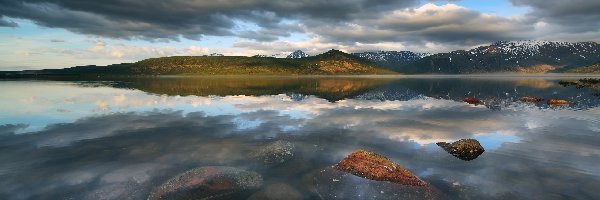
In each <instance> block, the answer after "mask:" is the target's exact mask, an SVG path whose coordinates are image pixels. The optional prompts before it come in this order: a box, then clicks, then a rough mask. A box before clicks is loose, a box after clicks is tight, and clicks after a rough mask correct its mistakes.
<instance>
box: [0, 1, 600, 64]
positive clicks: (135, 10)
mask: <svg viewBox="0 0 600 200" xmlns="http://www.w3.org/2000/svg"><path fill="white" fill-rule="evenodd" d="M598 10H600V1H598V0H570V1H565V0H449V1H448V0H446V1H445V0H329V1H321V0H277V1H272V0H210V1H209V0H172V1H162V0H109V1H81V0H9V1H8V2H3V3H2V4H0V60H1V62H0V70H23V69H40V68H63V67H71V66H78V65H107V64H114V63H122V62H135V61H138V60H142V59H145V58H152V57H162V56H175V55H206V54H210V53H221V54H224V55H244V56H252V55H256V54H263V55H287V54H289V53H290V52H292V51H294V50H302V51H305V52H306V53H308V54H310V55H315V54H319V53H322V52H324V51H327V50H329V49H340V50H342V51H345V52H364V51H377V50H396V51H414V52H429V53H439V52H448V51H453V50H459V49H470V48H472V47H476V46H480V45H485V44H489V43H492V42H495V41H499V40H551V41H568V42H583V41H595V42H600V12H598Z"/></svg>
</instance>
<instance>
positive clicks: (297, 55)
mask: <svg viewBox="0 0 600 200" xmlns="http://www.w3.org/2000/svg"><path fill="white" fill-rule="evenodd" d="M306 57H309V55H308V54H306V53H304V52H303V51H301V50H296V51H294V52H292V53H290V55H288V56H287V57H286V58H293V59H295V58H306Z"/></svg>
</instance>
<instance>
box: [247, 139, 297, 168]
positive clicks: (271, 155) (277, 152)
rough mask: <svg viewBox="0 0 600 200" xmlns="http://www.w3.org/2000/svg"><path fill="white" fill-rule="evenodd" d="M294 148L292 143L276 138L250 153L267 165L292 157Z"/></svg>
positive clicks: (279, 162) (280, 162) (277, 163)
mask: <svg viewBox="0 0 600 200" xmlns="http://www.w3.org/2000/svg"><path fill="white" fill-rule="evenodd" d="M295 151H296V148H295V147H294V144H292V143H291V142H289V141H285V140H278V141H275V142H273V143H271V144H268V145H266V146H265V147H263V148H261V149H259V150H258V151H256V152H253V153H252V157H254V158H256V159H257V160H259V161H260V162H262V163H263V164H265V165H267V166H276V165H279V164H282V163H285V162H286V161H288V160H290V159H291V158H293V157H294V153H295Z"/></svg>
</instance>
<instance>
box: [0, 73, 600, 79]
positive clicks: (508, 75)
mask: <svg viewBox="0 0 600 200" xmlns="http://www.w3.org/2000/svg"><path fill="white" fill-rule="evenodd" d="M63 78H64V79H78V80H111V79H135V78H389V79H398V78H477V79H487V78H490V79H494V78H600V74H573V73H548V74H520V73H489V74H381V75H380V74H362V75H307V74H303V75H58V74H56V75H37V76H35V75H25V76H8V77H2V76H0V80H38V79H39V80H47V79H63Z"/></svg>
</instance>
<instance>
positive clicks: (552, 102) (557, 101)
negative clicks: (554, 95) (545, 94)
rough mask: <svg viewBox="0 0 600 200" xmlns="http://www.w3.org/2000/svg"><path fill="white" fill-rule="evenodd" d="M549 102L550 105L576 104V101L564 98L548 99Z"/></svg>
mask: <svg viewBox="0 0 600 200" xmlns="http://www.w3.org/2000/svg"><path fill="white" fill-rule="evenodd" d="M547 103H548V105H550V106H565V105H570V104H575V102H572V101H567V100H562V99H548V102H547Z"/></svg>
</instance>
